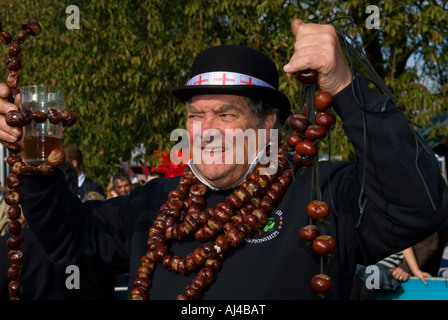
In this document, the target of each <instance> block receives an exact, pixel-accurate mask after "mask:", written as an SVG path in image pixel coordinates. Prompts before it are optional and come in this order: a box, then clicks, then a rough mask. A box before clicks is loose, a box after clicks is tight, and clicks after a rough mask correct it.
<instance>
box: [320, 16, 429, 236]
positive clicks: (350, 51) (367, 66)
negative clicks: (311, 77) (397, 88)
mask: <svg viewBox="0 0 448 320" xmlns="http://www.w3.org/2000/svg"><path fill="white" fill-rule="evenodd" d="M342 20H348V23H346V24H342V25H341V26H337V25H335V23H336V22H340V21H342ZM330 24H332V25H333V27H334V28H335V30H336V33H337V35H338V38H339V42H340V44H341V47H342V50H343V51H344V53H345V54H346V57H347V60H348V65H349V68H350V70H351V73H352V75H353V76H354V79H353V81H352V83H353V84H352V88H351V90H352V94H353V97H354V99H355V102H356V104H357V105H358V107H359V108H360V109H361V110H362V113H361V114H362V124H363V144H364V151H363V161H364V166H363V172H362V177H361V189H360V194H359V198H358V206H359V213H360V215H359V219H358V223H357V224H356V227H359V225H360V223H361V220H362V217H363V213H364V209H365V206H366V204H367V197H365V194H364V192H365V178H366V167H367V123H366V118H365V116H366V114H365V113H366V112H370V113H384V112H385V111H386V110H384V108H383V109H381V110H368V109H367V108H366V107H364V103H363V102H364V101H360V100H362V95H361V94H356V92H355V90H358V93H359V90H360V86H359V79H360V78H361V79H364V80H366V81H368V82H370V83H373V84H374V85H375V87H376V88H377V89H378V90H379V91H380V92H381V93H382V94H384V95H386V96H388V97H389V98H390V99H391V100H392V102H394V99H393V95H392V93H391V91H390V90H389V88H388V87H387V85H386V84H385V83H384V81H383V79H382V78H381V77H380V76H379V75H378V73H377V72H376V71H375V68H374V67H373V66H372V64H371V63H370V61H369V60H368V58H367V56H366V55H365V53H364V51H363V48H362V47H361V46H360V45H359V44H358V43H357V41H355V40H354V39H353V38H352V37H350V36H349V35H348V34H347V33H346V32H345V31H344V30H343V28H347V27H349V26H352V25H354V23H353V20H352V19H351V18H347V17H342V18H337V19H334V20H332V21H330ZM349 40H350V41H349ZM352 58H354V59H355V61H357V62H358V64H359V68H361V69H364V70H360V72H357V71H356V66H355V65H354V63H353V60H352ZM358 97H359V98H360V99H358ZM394 104H395V103H394ZM393 110H398V111H400V112H402V111H403V110H402V108H399V107H397V106H396V107H395V108H393V109H389V110H387V112H391V111H393ZM403 115H404V117H405V119H406V120H407V123H408V125H409V126H416V124H415V123H414V122H413V121H412V120H411V119H409V117H407V116H406V115H405V114H403ZM411 131H412V132H413V134H414V139H415V145H416V153H415V162H414V164H415V167H416V170H417V172H418V174H419V176H420V179H421V180H422V182H423V186H424V188H425V191H426V194H427V196H428V198H429V201H430V202H431V205H432V207H433V209H434V210H436V206H435V204H434V201H433V199H432V197H431V193H430V191H429V188H428V186H427V183H426V181H425V178H424V176H423V174H422V172H421V170H420V168H419V167H418V155H419V145H421V146H422V147H423V148H424V146H423V145H422V144H423V142H422V141H421V139H419V137H418V136H417V133H416V132H415V130H413V128H412V127H411ZM329 188H330V196H331V185H330V186H329ZM363 197H365V198H364V199H363Z"/></svg>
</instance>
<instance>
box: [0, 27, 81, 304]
mask: <svg viewBox="0 0 448 320" xmlns="http://www.w3.org/2000/svg"><path fill="white" fill-rule="evenodd" d="M41 31H42V28H41V26H40V24H39V23H38V22H37V21H31V22H29V21H26V22H24V23H23V24H22V27H21V29H20V31H19V32H18V33H17V36H16V40H13V39H12V36H11V34H10V33H9V32H7V31H5V30H3V25H2V22H1V20H0V43H2V44H5V45H9V50H8V58H7V59H6V68H7V69H8V70H9V72H8V75H7V79H6V86H7V88H6V87H5V86H4V85H3V84H2V85H0V98H1V99H5V100H7V101H9V102H11V103H15V104H16V105H19V101H15V100H18V98H19V97H20V96H19V95H18V94H19V93H20V90H19V87H18V86H19V80H20V76H19V73H18V71H19V70H20V68H21V67H22V63H21V59H20V53H21V52H22V49H21V45H22V44H23V42H24V41H25V40H26V39H27V38H28V37H29V36H30V35H31V36H37V35H39V34H40V33H41ZM5 119H6V123H7V124H8V125H9V126H11V127H23V126H25V125H27V124H29V123H30V122H31V121H36V122H39V123H40V122H44V121H46V120H48V121H49V122H51V123H52V124H58V123H60V122H62V124H63V126H72V125H74V124H75V123H76V122H77V120H78V116H77V114H76V113H75V112H73V111H70V110H63V111H62V112H59V111H58V110H56V109H50V110H48V112H46V113H45V112H42V111H34V112H31V111H30V110H11V111H9V112H8V113H7V114H6V116H5ZM3 144H4V146H5V147H6V148H7V149H8V151H9V152H10V155H9V156H8V157H7V158H6V162H7V163H8V164H9V165H10V166H11V167H12V169H11V173H10V174H9V175H8V176H7V178H6V183H7V186H8V191H6V193H5V195H4V201H5V203H6V204H7V205H8V208H7V214H8V218H9V219H10V222H9V224H8V226H7V231H8V233H9V234H10V237H9V238H8V240H7V242H6V245H7V247H8V249H9V251H8V260H9V261H10V263H11V266H10V267H9V269H8V272H7V276H8V279H9V280H10V282H9V284H8V289H9V295H10V299H11V300H18V299H19V297H20V294H21V291H22V284H21V282H20V275H21V273H22V267H21V263H22V262H23V260H24V258H25V253H24V251H23V249H21V248H20V246H21V244H22V243H23V241H24V238H23V237H22V236H21V235H20V234H21V232H22V223H21V222H20V220H19V219H20V216H21V214H22V212H21V207H20V205H21V203H22V201H23V195H22V193H21V192H20V187H21V186H22V184H23V180H22V175H23V174H29V173H40V174H43V175H51V174H53V172H54V169H55V167H57V166H59V165H61V164H63V163H64V161H65V158H66V156H65V152H64V151H63V150H60V149H53V150H52V151H51V152H50V154H49V156H48V158H47V161H46V162H44V163H41V164H39V165H31V164H28V163H26V162H25V161H24V160H23V159H22V158H21V157H20V156H19V153H20V152H21V150H22V148H21V146H20V144H19V143H17V142H14V143H3Z"/></svg>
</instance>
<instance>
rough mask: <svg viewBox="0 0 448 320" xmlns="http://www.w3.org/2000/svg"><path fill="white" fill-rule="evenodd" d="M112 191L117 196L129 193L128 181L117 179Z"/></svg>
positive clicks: (129, 185)
mask: <svg viewBox="0 0 448 320" xmlns="http://www.w3.org/2000/svg"><path fill="white" fill-rule="evenodd" d="M114 191H115V192H116V193H117V195H119V196H122V195H125V194H129V193H131V184H130V183H129V181H128V180H120V179H117V180H116V181H115V186H114Z"/></svg>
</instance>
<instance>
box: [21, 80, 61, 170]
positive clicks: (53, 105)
mask: <svg viewBox="0 0 448 320" xmlns="http://www.w3.org/2000/svg"><path fill="white" fill-rule="evenodd" d="M20 107H21V109H22V111H28V113H29V114H33V119H34V120H33V121H31V122H30V123H28V124H27V125H26V126H25V127H24V131H23V139H24V144H25V150H24V151H25V155H24V157H25V161H26V162H27V163H28V164H33V165H39V164H41V163H43V162H46V161H47V157H48V155H49V154H50V152H51V150H53V149H62V128H63V124H62V123H61V122H59V123H58V124H52V123H50V121H48V120H47V119H46V117H43V119H44V120H43V121H42V120H39V114H40V115H41V116H42V115H44V114H47V112H48V110H50V109H56V110H57V111H58V112H61V111H63V110H64V107H65V100H64V88H62V87H58V86H51V85H32V86H26V87H21V88H20ZM36 120H37V121H36Z"/></svg>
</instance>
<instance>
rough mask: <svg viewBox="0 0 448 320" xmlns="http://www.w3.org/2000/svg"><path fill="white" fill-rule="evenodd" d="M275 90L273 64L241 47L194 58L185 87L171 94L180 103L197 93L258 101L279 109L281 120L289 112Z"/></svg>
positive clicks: (213, 49) (221, 48)
mask: <svg viewBox="0 0 448 320" xmlns="http://www.w3.org/2000/svg"><path fill="white" fill-rule="evenodd" d="M277 89H278V71H277V68H276V67H275V64H274V62H273V61H272V60H271V59H270V58H269V57H268V56H266V55H265V54H264V53H262V52H261V51H258V50H255V49H251V48H248V47H244V46H232V45H223V46H217V47H211V48H208V49H206V50H204V51H202V52H201V53H199V55H198V56H197V57H196V59H195V60H194V62H193V67H192V69H191V73H190V80H189V81H188V82H187V84H186V85H185V86H182V87H175V88H173V90H172V92H173V94H174V95H175V96H176V98H178V99H179V100H181V101H182V102H184V103H185V102H186V101H188V100H189V99H190V98H191V97H193V96H197V95H201V94H218V93H220V94H223V93H224V94H234V95H240V96H245V97H250V98H254V99H258V100H262V101H264V102H266V103H267V104H269V105H270V106H271V107H272V108H276V109H279V110H280V112H279V118H280V119H279V120H280V121H281V122H283V121H285V120H286V119H287V118H288V116H289V113H290V111H291V105H290V103H289V100H288V98H287V97H286V96H285V95H284V94H283V93H281V92H280V91H278V90H277Z"/></svg>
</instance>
